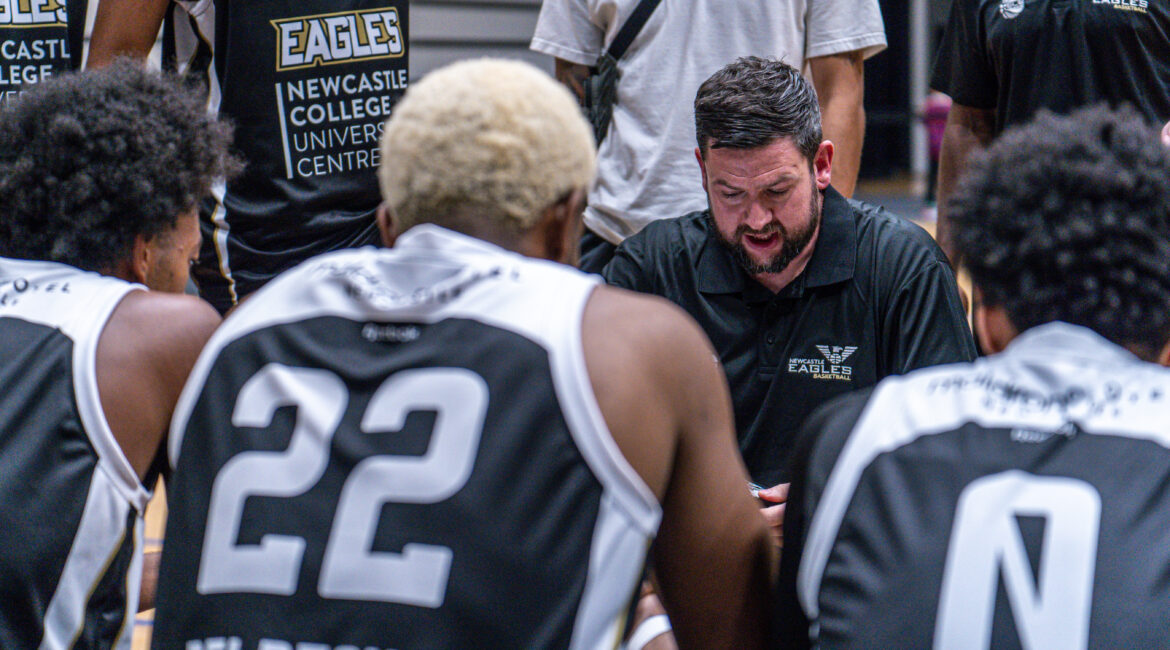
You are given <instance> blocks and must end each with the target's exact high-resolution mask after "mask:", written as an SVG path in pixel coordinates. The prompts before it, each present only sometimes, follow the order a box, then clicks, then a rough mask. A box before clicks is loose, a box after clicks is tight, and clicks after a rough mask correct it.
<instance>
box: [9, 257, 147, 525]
mask: <svg viewBox="0 0 1170 650" xmlns="http://www.w3.org/2000/svg"><path fill="white" fill-rule="evenodd" d="M6 277H13V278H16V277H21V278H25V279H28V280H29V281H30V282H35V283H40V284H42V285H46V286H47V285H50V284H57V285H61V284H64V283H71V284H72V285H74V290H73V291H71V292H70V293H69V294H68V297H66V294H52V293H46V294H41V295H38V294H36V293H35V292H29V293H28V294H27V295H26V296H25V297H24V298H23V299H22V300H23V301H24V302H22V304H21V305H19V306H18V307H16V308H14V309H11V310H9V311H7V312H6V313H5V315H6V316H10V317H14V318H20V319H23V320H26V321H28V322H30V323H37V324H40V325H44V326H46V327H52V328H56V329H57V330H59V331H60V332H61V333H62V334H64V335H65V336H67V337H69V339H70V340H71V341H72V342H73V358H72V360H71V361H72V366H73V393H74V401H75V403H76V406H77V412H78V415H79V417H80V418H81V424H82V428H83V429H85V434H86V437H87V438H88V439H89V441H90V444H92V445H93V447H94V451H95V452H96V453H97V457H98V469H99V470H101V471H104V472H106V473H108V474H109V475H110V478H112V479H113V485H114V487H115V488H117V490H118V492H119V493H121V494H122V495H123V497H124V498H125V499H126V500H127V501H128V502H129V503H130V504H131V505H132V506H134V507H135V508H136V509H138V511H139V512H143V511H144V510H145V509H146V502H147V501H149V500H150V492H149V491H148V490H146V488H144V487H143V486H142V482H141V481H140V480H139V478H138V473H137V472H135V471H134V468H133V467H132V466H131V465H130V461H129V460H128V459H127V458H126V455H125V454H124V453H123V452H122V447H121V445H119V444H118V440H117V438H115V437H114V433H113V431H112V430H111V429H110V425H109V422H107V421H106V414H105V411H104V410H103V409H102V402H101V397H100V395H99V392H98V383H97V348H98V342H99V341H100V340H101V335H102V333H103V332H104V331H105V327H106V323H108V322H109V319H110V315H111V314H113V312H114V310H115V309H116V308H117V307H118V305H119V304H120V303H121V302H122V299H123V298H125V296H126V294H128V293H130V292H131V291H136V290H141V291H145V290H146V287H144V286H142V285H140V284H132V283H130V282H125V281H123V280H119V279H117V278H112V277H109V276H103V275H99V274H97V273H90V272H88V271H82V270H80V269H77V268H75V267H72V266H68V265H66V264H59V263H57V262H43V261H31V260H13V259H5V258H0V282H2V281H4V279H5V278H6ZM65 300H68V301H70V302H72V304H71V305H69V309H68V310H67V311H63V309H62V301H65Z"/></svg>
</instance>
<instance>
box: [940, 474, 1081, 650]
mask: <svg viewBox="0 0 1170 650" xmlns="http://www.w3.org/2000/svg"><path fill="white" fill-rule="evenodd" d="M1017 516H1032V517H1042V518H1043V519H1044V521H1045V526H1044V535H1043V541H1042V542H1041V552H1040V564H1039V570H1038V571H1037V572H1036V575H1035V576H1033V574H1032V567H1031V565H1030V563H1029V561H1028V555H1027V551H1026V550H1025V547H1024V541H1023V539H1022V536H1021V534H1020V528H1019V525H1018V524H1017V523H1016V517H1017ZM1100 519H1101V496H1100V494H1098V492H1097V490H1096V489H1095V488H1093V486H1091V485H1089V484H1088V483H1086V482H1084V481H1081V480H1079V479H1073V478H1066V477H1059V476H1036V475H1033V474H1028V473H1025V472H1021V471H1015V470H1013V471H1009V472H1002V473H999V474H994V475H991V476H985V477H983V478H981V479H978V480H976V481H973V482H972V483H971V484H970V485H968V486H967V487H966V489H964V490H963V493H962V494H961V495H960V496H959V503H958V508H957V509H956V511H955V524H954V528H953V529H952V531H951V541H950V547H949V548H948V550H947V560H946V570H945V572H944V573H943V581H942V593H941V596H940V599H939V608H938V619H937V623H936V627H935V642H934V645H935V647H936V648H944V647H945V648H958V649H961V650H968V649H969V650H976V649H984V648H988V647H991V641H992V639H991V628H992V625H993V617H994V615H995V597H996V589H997V582H998V580H999V578H1000V576H1001V575H1002V577H1003V581H1004V590H1005V591H1006V592H1007V596H1008V600H1009V601H1010V604H1011V610H1012V614H1013V616H1014V618H1015V624H1016V629H1017V630H1018V631H1019V634H1020V636H1021V637H1022V638H1021V641H1022V645H1023V647H1025V648H1067V649H1069V650H1077V649H1083V648H1086V647H1087V646H1088V638H1089V610H1090V608H1091V605H1092V599H1093V574H1094V569H1095V567H1096V559H1097V537H1098V532H1099V529H1100Z"/></svg>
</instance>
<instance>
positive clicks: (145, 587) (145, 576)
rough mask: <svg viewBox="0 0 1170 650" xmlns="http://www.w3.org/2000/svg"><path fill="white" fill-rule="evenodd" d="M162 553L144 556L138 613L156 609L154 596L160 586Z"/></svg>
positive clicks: (155, 552) (151, 553)
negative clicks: (159, 568)
mask: <svg viewBox="0 0 1170 650" xmlns="http://www.w3.org/2000/svg"><path fill="white" fill-rule="evenodd" d="M160 558H162V551H148V552H146V553H143V554H142V581H141V582H140V584H139V591H138V611H140V612H145V611H146V610H148V609H154V594H155V592H156V591H157V590H156V587H157V586H158V565H159V559H160Z"/></svg>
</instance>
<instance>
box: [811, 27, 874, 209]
mask: <svg viewBox="0 0 1170 650" xmlns="http://www.w3.org/2000/svg"><path fill="white" fill-rule="evenodd" d="M862 54H863V52H862V51H861V50H855V51H852V52H842V53H840V54H831V55H828V56H818V57H814V58H810V59H809V60H808V66H809V70H810V72H811V73H812V82H813V87H814V88H816V91H817V100H818V101H819V102H820V105H821V129H822V131H824V137H825V139H826V140H830V141H832V143H833V148H834V156H833V181H832V182H833V187H834V188H836V190H837V191H838V192H840V193H841V194H843V195H845V196H846V197H851V196H853V190H854V188H855V187H856V186H857V173H858V171H859V170H860V169H861V145H862V142H863V141H864V140H865V106H864V104H863V100H864V98H865V61H864V59H863V56H862Z"/></svg>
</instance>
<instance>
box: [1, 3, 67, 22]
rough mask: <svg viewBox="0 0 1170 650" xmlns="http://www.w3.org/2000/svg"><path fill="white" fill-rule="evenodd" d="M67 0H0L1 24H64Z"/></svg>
mask: <svg viewBox="0 0 1170 650" xmlns="http://www.w3.org/2000/svg"><path fill="white" fill-rule="evenodd" d="M65 21H66V17H65V0H0V25H9V26H12V27H44V26H45V25H64V24H65Z"/></svg>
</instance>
